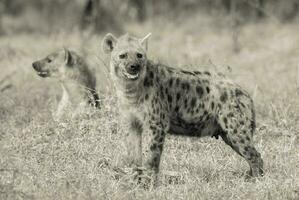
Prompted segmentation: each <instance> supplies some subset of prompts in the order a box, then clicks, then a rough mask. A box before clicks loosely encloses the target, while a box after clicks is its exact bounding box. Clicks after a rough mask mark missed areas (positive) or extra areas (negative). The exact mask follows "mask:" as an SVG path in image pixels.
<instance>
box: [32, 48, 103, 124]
mask: <svg viewBox="0 0 299 200" xmlns="http://www.w3.org/2000/svg"><path fill="white" fill-rule="evenodd" d="M32 67H33V68H34V69H35V71H36V72H37V74H38V75H39V76H41V77H43V78H46V77H50V78H54V79H56V80H57V81H59V82H60V83H61V87H62V98H61V100H60V102H59V105H58V109H57V112H56V113H55V115H54V118H55V119H56V120H58V121H59V120H60V118H61V117H62V115H63V113H64V111H65V108H66V107H67V105H68V104H69V103H70V102H71V103H75V104H77V105H79V104H82V103H83V104H84V101H86V102H88V103H89V104H91V105H94V106H95V107H98V108H99V107H100V104H99V96H98V94H97V92H96V77H95V75H94V73H93V71H92V70H91V69H90V67H89V65H88V64H87V62H86V61H85V59H83V58H82V57H81V56H79V55H78V54H77V53H76V52H74V51H70V50H68V49H65V48H64V49H63V50H59V51H56V52H54V53H51V54H50V55H48V56H46V57H45V58H43V59H41V60H38V61H35V62H34V63H33V64H32ZM77 109H79V107H77Z"/></svg>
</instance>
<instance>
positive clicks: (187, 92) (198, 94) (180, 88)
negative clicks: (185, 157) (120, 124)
mask: <svg viewBox="0 0 299 200" xmlns="http://www.w3.org/2000/svg"><path fill="white" fill-rule="evenodd" d="M147 38H148V37H145V38H143V39H138V38H135V37H132V36H130V35H128V34H126V35H124V36H121V37H120V38H115V37H114V36H113V35H112V34H107V35H106V36H105V38H104V39H103V42H102V47H103V50H104V52H106V53H110V54H111V61H110V67H111V76H112V79H113V80H114V84H115V86H116V91H117V96H118V98H119V104H120V109H121V114H122V116H123V120H124V122H125V123H126V125H127V126H128V127H129V137H128V140H129V144H128V145H129V149H130V152H129V154H130V156H131V162H132V164H135V165H137V166H141V165H142V164H143V165H144V167H145V168H146V169H148V170H151V171H154V172H156V173H157V172H158V171H159V164H160V158H161V154H162V151H163V144H164V140H165V135H166V134H167V133H170V134H174V135H182V136H191V137H203V136H212V137H216V138H218V137H219V136H220V137H221V138H222V139H223V140H224V142H225V143H226V144H228V145H229V146H231V147H232V149H233V150H235V151H236V152H237V153H238V154H239V155H241V156H242V157H243V158H245V159H246V161H247V162H248V163H249V166H250V174H251V176H253V177H257V176H260V175H262V173H263V161H262V159H261V155H260V153H258V152H257V150H256V148H255V147H254V145H253V134H254V132H255V113H254V105H253V101H252V99H251V98H250V96H249V94H248V93H247V92H246V91H244V90H243V89H242V88H241V87H240V86H238V85H237V84H235V83H233V82H231V81H230V80H228V79H226V78H225V77H224V76H222V75H218V74H217V73H211V72H208V71H186V70H180V69H176V68H172V67H169V66H166V65H163V64H158V63H155V62H153V61H151V60H149V59H147V54H146V46H147V45H146V43H147ZM145 129H146V130H149V131H150V134H151V142H150V144H149V151H150V156H149V158H148V159H147V160H146V161H145V162H144V163H142V162H143V161H142V148H141V147H142V145H141V141H142V139H141V136H142V132H143V130H145Z"/></svg>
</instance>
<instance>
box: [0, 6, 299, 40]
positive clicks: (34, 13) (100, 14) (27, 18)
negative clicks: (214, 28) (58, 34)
mask: <svg viewBox="0 0 299 200" xmlns="http://www.w3.org/2000/svg"><path fill="white" fill-rule="evenodd" d="M298 9H299V1H298V0H285V1H279V0H184V1H181V0H163V1H161V0H26V1H23V0H1V1H0V13H1V18H0V19H1V21H0V33H1V34H11V33H14V34H15V33H22V32H39V33H51V32H55V31H61V30H64V31H66V30H68V31H72V30H74V29H82V30H84V29H88V28H92V29H93V30H94V31H95V32H104V31H112V30H117V31H120V30H122V29H123V24H124V23H125V22H128V21H136V22H139V23H142V22H144V21H147V20H155V19H156V18H157V17H165V18H168V19H171V21H172V22H173V23H174V21H173V20H176V19H180V18H184V17H186V16H187V17H190V16H192V15H194V14H198V13H201V14H206V15H207V16H210V17H219V16H221V17H223V16H233V18H234V23H233V24H232V25H242V24H244V23H250V22H257V21H260V20H264V19H267V20H269V19H270V20H273V21H277V22H283V23H290V22H292V21H294V20H297V18H298ZM219 23H221V22H219Z"/></svg>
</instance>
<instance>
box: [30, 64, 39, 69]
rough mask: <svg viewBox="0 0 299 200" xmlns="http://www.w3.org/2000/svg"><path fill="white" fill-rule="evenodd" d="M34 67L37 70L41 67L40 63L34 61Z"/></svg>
mask: <svg viewBox="0 0 299 200" xmlns="http://www.w3.org/2000/svg"><path fill="white" fill-rule="evenodd" d="M32 67H33V68H34V69H35V70H38V69H39V67H38V63H37V62H34V63H32Z"/></svg>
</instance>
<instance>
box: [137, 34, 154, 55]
mask: <svg viewBox="0 0 299 200" xmlns="http://www.w3.org/2000/svg"><path fill="white" fill-rule="evenodd" d="M151 35H152V33H149V34H147V35H146V36H145V37H144V38H142V39H140V40H139V42H140V44H141V46H143V48H144V49H145V50H146V51H147V49H148V39H149V38H150V37H151Z"/></svg>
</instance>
